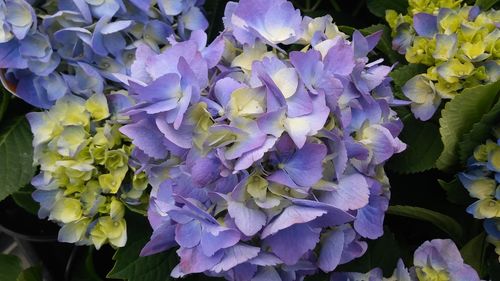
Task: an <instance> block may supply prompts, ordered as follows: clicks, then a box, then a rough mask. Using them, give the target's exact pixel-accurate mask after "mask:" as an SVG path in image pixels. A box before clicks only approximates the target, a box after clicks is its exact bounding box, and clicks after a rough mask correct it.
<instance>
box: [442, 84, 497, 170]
mask: <svg viewBox="0 0 500 281" xmlns="http://www.w3.org/2000/svg"><path fill="white" fill-rule="evenodd" d="M499 91H500V81H497V82H496V83H491V84H488V85H481V86H477V87H473V88H468V89H466V90H464V91H463V92H462V93H461V94H459V95H458V96H456V97H455V98H454V99H453V100H451V101H450V102H448V103H447V104H446V106H445V108H444V109H443V111H442V117H441V119H440V120H439V124H440V125H441V128H440V129H439V131H440V133H441V140H442V141H443V144H444V150H443V152H442V153H441V156H440V157H439V159H438V160H437V162H436V166H437V167H438V168H439V169H441V170H450V169H451V168H453V167H455V166H456V165H457V164H458V160H459V158H458V145H459V143H460V142H461V141H462V140H463V139H464V136H465V135H466V134H467V133H468V132H470V130H471V129H472V127H473V125H474V124H475V123H477V122H478V121H480V120H481V119H482V117H483V115H484V114H486V113H487V112H489V111H490V109H491V108H492V106H493V105H494V104H495V102H496V101H497V98H498V93H499Z"/></svg>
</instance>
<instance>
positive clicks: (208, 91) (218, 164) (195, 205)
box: [120, 1, 405, 280]
mask: <svg viewBox="0 0 500 281" xmlns="http://www.w3.org/2000/svg"><path fill="white" fill-rule="evenodd" d="M254 2H255V1H241V2H240V3H239V4H236V3H229V4H228V6H227V8H226V18H225V24H226V29H225V31H224V32H223V33H222V34H221V35H220V36H219V37H218V38H216V39H215V40H214V42H212V43H211V44H210V45H208V46H207V44H206V35H205V34H204V33H203V32H201V31H197V32H193V33H192V34H191V37H190V39H189V40H187V41H184V42H172V46H170V47H167V48H164V49H163V50H162V51H158V50H154V49H152V48H151V47H150V46H147V45H142V46H140V47H138V49H137V52H136V60H135V61H134V62H133V64H132V67H131V69H132V71H131V74H130V75H129V76H128V77H122V81H124V82H125V83H126V84H127V85H128V89H129V91H130V94H131V97H133V98H134V99H135V102H136V105H135V106H133V107H130V108H129V109H127V110H125V114H127V115H128V116H130V122H128V124H126V125H125V126H123V127H122V128H121V129H120V131H121V132H122V133H123V134H125V135H126V136H128V137H129V138H131V139H132V142H133V143H134V145H135V150H134V154H135V156H136V157H134V158H136V159H137V160H138V165H141V170H144V171H146V172H147V173H148V177H149V179H150V181H151V183H152V185H153V191H152V193H151V201H150V202H151V203H150V207H149V211H148V217H149V220H150V223H151V226H152V227H153V230H154V232H153V235H152V237H151V240H150V242H149V243H148V244H147V245H146V246H145V247H144V249H143V250H142V254H143V255H150V254H154V253H157V252H161V251H164V250H167V249H169V248H172V247H175V246H179V248H178V250H177V254H178V255H179V257H180V263H179V264H178V265H177V266H176V267H175V269H174V270H173V271H172V276H174V277H182V276H185V275H188V274H192V273H204V274H207V275H210V276H220V277H224V278H226V279H228V280H299V279H301V278H302V277H304V276H306V275H311V274H313V273H315V272H317V271H318V270H322V271H324V272H330V271H333V270H334V269H335V268H336V267H337V266H338V265H339V264H344V263H347V262H349V261H351V260H353V259H355V258H357V257H360V256H361V255H363V254H364V252H365V251H366V247H367V243H366V242H365V241H363V240H364V239H376V238H377V237H380V236H381V235H382V234H383V228H382V223H383V220H384V213H385V211H386V209H387V207H388V201H389V196H390V192H389V184H388V180H387V178H386V176H385V173H384V169H383V165H384V163H385V161H387V160H388V159H389V158H390V157H391V156H392V155H393V154H395V153H398V152H400V151H402V150H403V149H405V145H404V144H403V143H402V142H401V141H400V140H399V139H398V135H399V133H400V131H401V127H402V124H401V122H400V120H399V119H398V118H397V116H396V114H395V112H394V111H392V110H391V108H390V105H392V104H398V101H396V100H394V97H393V95H392V92H391V89H390V86H389V82H390V79H389V78H388V77H387V74H388V73H389V72H390V70H391V67H389V66H385V65H382V64H381V60H377V61H375V62H371V63H370V62H369V59H368V58H367V54H368V53H369V52H370V51H371V50H372V49H373V48H374V47H375V45H376V44H377V41H378V39H379V38H380V35H381V33H376V34H373V35H371V36H368V37H364V36H362V35H361V34H360V33H359V32H355V33H354V34H353V37H352V41H349V40H347V39H346V38H347V36H346V35H345V34H341V33H340V32H339V31H338V28H337V27H336V26H335V25H334V24H333V23H332V19H331V18H329V17H324V18H319V19H310V18H305V19H303V18H301V17H300V15H298V14H297V13H298V12H297V11H296V10H294V9H293V7H292V5H291V4H290V3H289V2H286V1H263V2H262V1H257V2H255V3H254ZM297 17H298V18H297ZM283 30H285V31H286V32H282V31H283ZM305 30H307V33H303V32H302V31H305ZM291 43H293V44H299V46H297V47H299V48H298V49H301V47H302V48H303V51H300V52H299V51H293V52H286V51H284V50H283V48H287V47H286V46H287V44H291ZM278 44H279V45H280V47H278V46H277V45H278ZM306 46H307V47H306Z"/></svg>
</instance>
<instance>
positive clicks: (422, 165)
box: [388, 116, 443, 174]
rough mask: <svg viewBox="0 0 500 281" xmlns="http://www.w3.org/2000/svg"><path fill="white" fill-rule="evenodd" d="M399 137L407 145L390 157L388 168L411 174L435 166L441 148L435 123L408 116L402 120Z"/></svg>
mask: <svg viewBox="0 0 500 281" xmlns="http://www.w3.org/2000/svg"><path fill="white" fill-rule="evenodd" d="M400 138H401V140H402V141H403V142H404V143H406V144H407V145H408V147H407V148H406V150H405V151H403V152H402V153H399V154H396V155H395V156H393V157H392V159H391V160H390V161H389V163H388V168H389V169H391V170H392V171H395V172H397V173H400V174H411V173H419V172H423V171H427V170H429V169H432V168H434V167H435V163H436V160H437V159H438V157H439V155H440V154H441V151H442V150H443V143H442V142H441V139H440V138H439V127H438V126H437V125H435V124H434V123H431V122H421V121H418V120H416V119H415V118H413V117H412V116H410V117H408V118H406V120H404V129H403V132H402V133H401V135H400Z"/></svg>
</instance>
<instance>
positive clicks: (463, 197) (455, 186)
mask: <svg viewBox="0 0 500 281" xmlns="http://www.w3.org/2000/svg"><path fill="white" fill-rule="evenodd" d="M438 183H439V185H441V187H442V188H443V189H444V190H445V191H446V199H448V201H450V202H451V203H454V204H457V205H469V204H470V203H472V202H471V201H473V199H472V198H471V197H470V196H469V193H468V192H467V190H466V189H465V188H464V187H463V186H462V184H461V183H460V181H459V180H458V179H457V178H454V179H453V180H452V181H450V182H445V181H444V180H439V179H438Z"/></svg>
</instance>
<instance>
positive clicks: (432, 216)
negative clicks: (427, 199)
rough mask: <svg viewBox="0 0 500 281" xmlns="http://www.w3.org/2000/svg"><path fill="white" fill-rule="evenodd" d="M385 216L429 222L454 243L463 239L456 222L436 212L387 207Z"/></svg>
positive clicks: (415, 208) (407, 207) (408, 207)
mask: <svg viewBox="0 0 500 281" xmlns="http://www.w3.org/2000/svg"><path fill="white" fill-rule="evenodd" d="M387 214H390V215H396V216H402V217H407V218H412V219H417V220H421V221H426V222H430V223H432V224H433V225H434V226H435V227H437V228H439V229H441V230H442V231H444V232H445V233H446V234H448V235H449V236H450V237H451V238H452V239H453V240H455V241H461V240H462V237H463V229H462V227H461V226H460V224H459V223H458V222H457V221H455V220H454V219H453V218H451V217H449V216H447V215H444V214H441V213H439V212H436V211H432V210H429V209H425V208H420V207H413V206H389V210H387Z"/></svg>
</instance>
